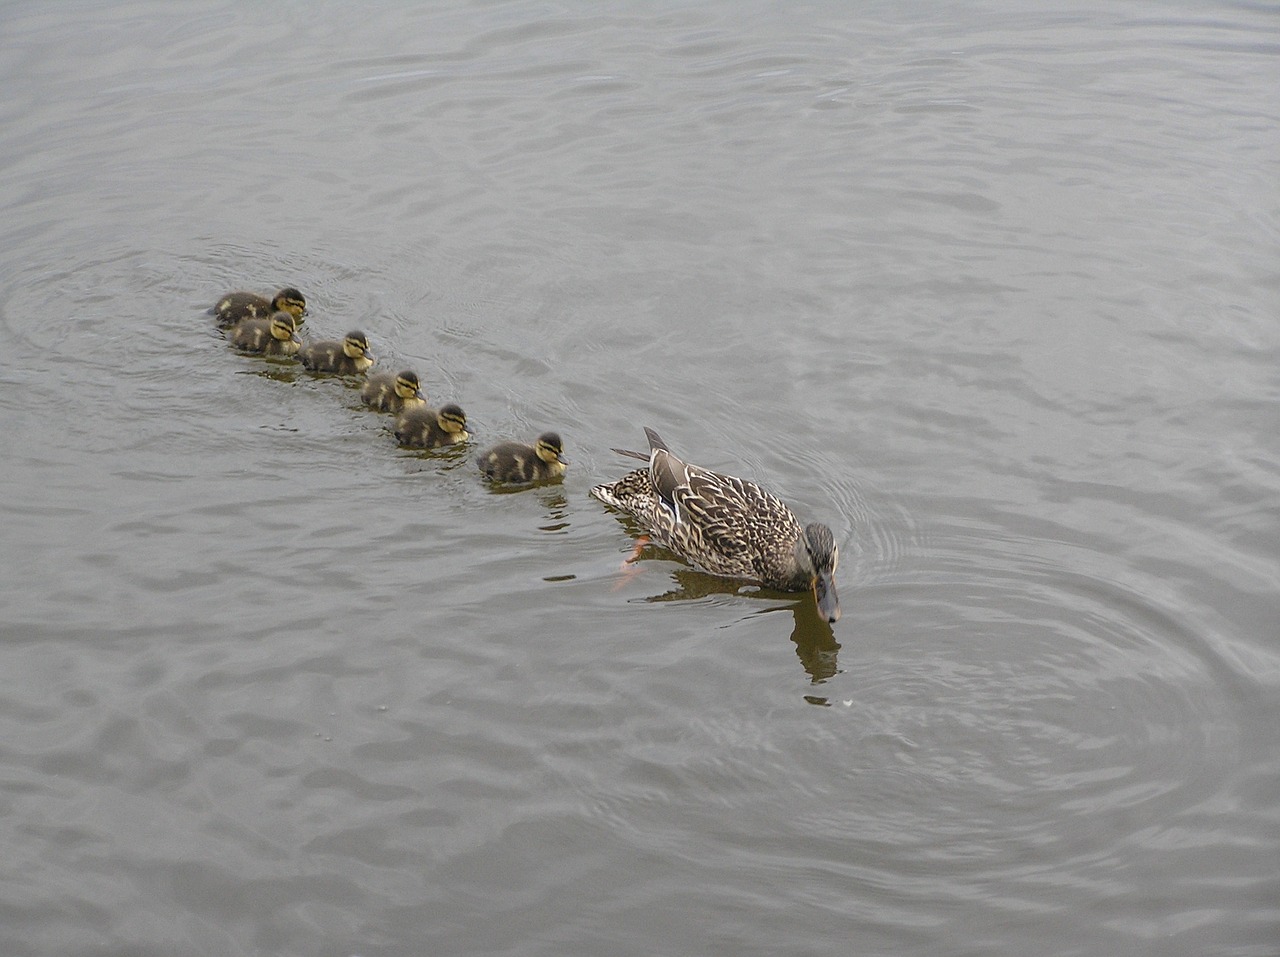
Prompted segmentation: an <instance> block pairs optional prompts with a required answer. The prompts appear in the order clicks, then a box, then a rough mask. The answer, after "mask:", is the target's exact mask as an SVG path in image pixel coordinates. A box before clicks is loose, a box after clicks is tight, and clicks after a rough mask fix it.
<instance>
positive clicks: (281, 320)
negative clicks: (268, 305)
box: [271, 311, 298, 342]
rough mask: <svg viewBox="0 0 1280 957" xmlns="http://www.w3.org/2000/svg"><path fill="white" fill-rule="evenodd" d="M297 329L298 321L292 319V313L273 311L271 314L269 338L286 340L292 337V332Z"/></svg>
mask: <svg viewBox="0 0 1280 957" xmlns="http://www.w3.org/2000/svg"><path fill="white" fill-rule="evenodd" d="M297 331H298V322H297V320H296V319H294V317H293V314H292V313H288V312H283V311H281V312H273V313H272V314H271V338H272V339H279V340H280V341H281V342H288V341H289V340H290V339H292V338H293V334H294V333H295V332H297Z"/></svg>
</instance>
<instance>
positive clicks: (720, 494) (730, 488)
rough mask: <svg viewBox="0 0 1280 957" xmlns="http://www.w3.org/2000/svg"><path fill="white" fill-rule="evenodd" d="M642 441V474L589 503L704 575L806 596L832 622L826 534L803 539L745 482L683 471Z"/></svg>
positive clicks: (780, 507)
mask: <svg viewBox="0 0 1280 957" xmlns="http://www.w3.org/2000/svg"><path fill="white" fill-rule="evenodd" d="M645 433H646V434H647V435H648V437H649V455H648V456H647V458H648V461H649V467H648V468H645V469H636V470H635V471H632V472H629V473H628V474H626V475H624V476H623V477H622V478H620V479H618V481H616V482H611V483H609V484H607V485H600V486H597V487H595V488H593V489H592V490H591V494H592V495H594V496H595V497H596V498H598V499H600V500H601V501H602V502H605V503H606V504H608V505H612V506H614V507H615V508H619V509H621V510H623V511H626V512H630V513H631V514H632V515H634V516H635V517H636V518H637V519H638V520H639V521H640V522H641V523H643V524H644V525H645V526H647V528H648V530H649V533H650V535H651V536H652V537H653V538H654V540H655V541H657V542H659V543H661V544H662V545H664V546H666V547H667V548H669V549H671V550H672V551H674V552H676V553H677V554H679V555H681V556H683V557H684V558H685V559H686V560H688V561H690V562H692V563H693V564H695V565H698V566H699V567H701V568H702V569H704V570H705V571H708V572H711V573H712V574H715V575H724V576H726V577H731V578H747V579H754V580H756V581H760V582H762V583H763V584H765V585H767V586H770V587H774V588H780V589H783V590H788V591H803V590H806V589H814V594H815V596H817V598H818V602H819V608H820V610H822V611H823V613H824V614H825V615H827V616H828V620H829V621H835V620H836V619H837V618H839V616H840V609H839V602H838V599H837V598H836V594H835V587H834V584H833V583H832V575H833V574H834V571H835V564H836V560H837V555H836V549H835V548H834V546H831V547H824V546H825V543H826V542H829V541H830V530H829V529H827V528H826V526H822V525H815V526H811V528H812V529H813V530H814V538H812V539H811V538H810V536H809V534H808V533H807V532H806V530H805V529H804V528H803V527H801V525H800V522H799V520H798V519H797V518H796V516H795V514H794V513H793V512H792V511H791V509H790V508H788V507H787V506H786V504H785V503H783V501H782V500H781V499H779V498H778V497H776V496H775V495H772V494H770V493H769V492H766V491H765V490H764V489H762V488H761V487H760V486H758V485H756V484H755V483H754V482H749V481H747V480H746V479H741V478H737V477H736V476H732V475H724V474H722V473H720V472H713V471H711V470H710V469H704V468H701V467H699V466H696V465H689V464H687V463H685V462H683V461H681V460H680V459H678V458H676V457H675V456H674V455H673V454H672V453H671V451H670V450H669V449H668V448H667V446H666V444H665V443H664V442H663V441H662V439H661V438H660V437H659V436H658V435H657V434H656V433H655V432H654V431H653V430H652V429H645ZM617 451H619V452H621V453H622V454H623V455H627V456H631V457H634V458H646V456H642V455H640V454H639V453H636V452H630V451H627V450H623V449H619V450H617ZM818 530H821V531H818ZM815 540H816V541H817V544H815Z"/></svg>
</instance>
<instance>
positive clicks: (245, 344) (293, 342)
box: [231, 312, 302, 356]
mask: <svg viewBox="0 0 1280 957" xmlns="http://www.w3.org/2000/svg"><path fill="white" fill-rule="evenodd" d="M297 330H298V326H297V321H296V320H295V319H294V318H293V316H292V315H290V314H289V313H287V312H276V313H272V314H271V317H270V318H269V319H244V320H242V321H241V322H238V323H236V325H235V328H234V329H232V330H231V344H232V345H233V346H235V347H236V348H237V349H239V350H240V351H241V352H256V353H260V354H261V355H264V356H292V355H296V354H297V352H298V350H299V349H301V348H302V342H301V341H300V340H299V339H298V335H297Z"/></svg>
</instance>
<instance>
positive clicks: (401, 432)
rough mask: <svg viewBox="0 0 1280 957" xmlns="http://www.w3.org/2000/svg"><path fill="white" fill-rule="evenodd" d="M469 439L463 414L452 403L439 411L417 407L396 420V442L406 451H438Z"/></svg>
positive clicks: (469, 435)
mask: <svg viewBox="0 0 1280 957" xmlns="http://www.w3.org/2000/svg"><path fill="white" fill-rule="evenodd" d="M469 438H471V433H470V432H468V431H467V414H466V413H465V412H463V411H462V408H461V406H457V405H454V404H452V403H450V404H449V405H445V406H441V407H440V409H439V410H436V409H428V408H427V407H426V406H418V407H417V408H414V409H406V410H405V411H404V412H401V413H400V414H399V415H398V416H397V417H396V441H398V442H399V443H400V444H401V445H403V446H405V447H407V448H413V449H438V448H440V446H442V445H453V444H454V443H455V442H465V441H466V440H467V439H469Z"/></svg>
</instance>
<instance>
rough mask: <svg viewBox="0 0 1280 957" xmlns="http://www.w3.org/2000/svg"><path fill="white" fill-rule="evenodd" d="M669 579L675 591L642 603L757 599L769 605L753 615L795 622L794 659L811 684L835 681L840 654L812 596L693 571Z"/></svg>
mask: <svg viewBox="0 0 1280 957" xmlns="http://www.w3.org/2000/svg"><path fill="white" fill-rule="evenodd" d="M655 551H660V549H655V548H654V547H653V546H648V547H647V548H646V549H645V552H646V554H652V553H653V552H655ZM654 557H658V556H656V555H655V556H654ZM663 557H666V556H663ZM672 557H674V556H672ZM671 577H672V578H673V579H674V580H675V587H674V588H671V589H669V590H667V591H665V592H663V593H662V594H660V595H651V596H649V597H648V598H645V599H644V600H645V601H649V602H657V601H697V600H699V599H703V598H711V597H714V596H716V595H732V596H735V597H750V598H758V599H760V600H761V602H762V603H763V602H768V603H769V604H768V605H767V607H764V608H761V609H760V610H759V611H756V612H753V613H752V614H753V615H772V614H775V613H779V612H790V613H791V615H792V618H793V619H794V621H793V626H792V629H791V641H792V643H793V644H794V645H795V646H796V656H797V657H798V658H799V659H800V664H801V665H802V666H803V667H804V670H805V672H807V673H808V675H809V677H810V679H811V680H812V681H813V683H814V684H819V683H821V682H823V681H826V680H827V679H828V678H831V677H834V676H835V674H836V673H837V672H838V671H839V665H838V664H837V660H836V659H837V655H838V654H839V651H840V643H839V642H838V641H836V637H835V632H834V631H833V630H832V628H831V625H830V624H828V622H827V620H826V618H824V617H823V616H822V615H821V614H820V613H819V612H818V605H817V603H816V602H815V601H814V598H813V595H812V594H811V593H809V592H798V593H793V592H782V591H768V590H765V589H762V588H758V587H757V586H755V585H751V584H748V583H744V582H740V581H734V580H733V579H728V578H717V577H716V576H715V575H707V574H704V573H703V572H700V571H696V570H694V569H692V568H677V569H675V570H674V571H672V572H671Z"/></svg>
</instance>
